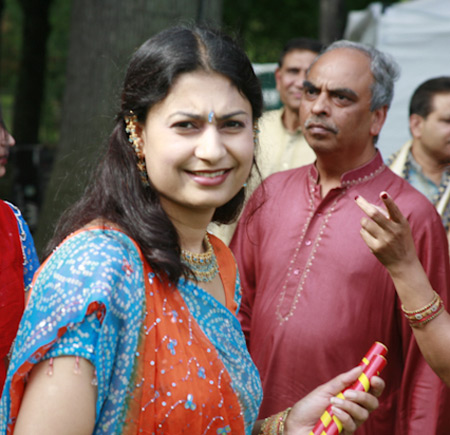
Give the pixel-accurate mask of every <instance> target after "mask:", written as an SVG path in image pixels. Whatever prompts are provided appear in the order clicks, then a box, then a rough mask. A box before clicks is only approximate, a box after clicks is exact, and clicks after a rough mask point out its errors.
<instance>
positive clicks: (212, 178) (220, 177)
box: [186, 169, 231, 186]
mask: <svg viewBox="0 0 450 435" xmlns="http://www.w3.org/2000/svg"><path fill="white" fill-rule="evenodd" d="M230 171H231V169H216V170H210V171H208V170H202V171H186V173H187V174H188V175H189V177H191V178H192V179H193V180H194V181H195V182H197V183H198V184H201V185H203V186H217V185H219V184H222V183H223V182H224V181H225V180H226V178H227V177H228V175H229V173H230Z"/></svg>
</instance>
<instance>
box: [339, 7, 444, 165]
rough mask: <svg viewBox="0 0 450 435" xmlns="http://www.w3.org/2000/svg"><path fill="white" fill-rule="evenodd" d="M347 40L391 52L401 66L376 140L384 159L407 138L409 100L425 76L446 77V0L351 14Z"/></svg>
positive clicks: (375, 8)
mask: <svg viewBox="0 0 450 435" xmlns="http://www.w3.org/2000/svg"><path fill="white" fill-rule="evenodd" d="M344 38H345V39H350V40H353V41H360V42H364V43H366V44H370V45H373V46H374V47H376V48H378V49H379V50H381V51H383V52H386V53H389V54H391V55H392V56H394V58H395V59H396V60H397V62H398V63H399V64H400V67H401V76H400V79H399V81H398V82H397V83H396V86H395V95H394V100H393V103H392V106H391V109H390V110H389V114H388V118H387V120H386V123H385V125H384V127H383V130H382V132H381V135H380V139H379V142H378V147H379V148H380V150H381V152H382V154H383V157H384V158H387V157H388V156H389V155H390V154H391V153H392V152H394V151H396V150H397V149H398V148H400V146H402V145H403V143H404V142H405V141H406V140H408V139H409V138H410V134H409V127H408V108H409V100H410V98H411V95H412V93H413V92H414V90H415V89H416V87H417V86H418V85H419V84H421V83H422V82H424V81H425V80H427V79H429V78H432V77H438V76H442V75H449V76H450V0H411V1H408V2H402V3H397V4H394V5H392V6H389V7H386V8H383V6H382V4H381V3H372V4H371V5H370V6H368V8H367V9H365V10H364V11H354V12H350V14H349V17H348V23H347V28H346V30H345V35H344Z"/></svg>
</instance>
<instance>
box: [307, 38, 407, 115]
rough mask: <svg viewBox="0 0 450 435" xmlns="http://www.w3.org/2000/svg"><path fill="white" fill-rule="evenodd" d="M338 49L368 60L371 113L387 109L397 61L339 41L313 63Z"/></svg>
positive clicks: (397, 68)
mask: <svg viewBox="0 0 450 435" xmlns="http://www.w3.org/2000/svg"><path fill="white" fill-rule="evenodd" d="M338 48H350V49H353V50H358V51H360V52H362V53H364V54H365V55H366V56H367V57H368V58H369V59H370V70H371V72H372V75H373V78H374V82H373V84H372V86H371V87H370V90H371V93H372V99H371V102H370V110H371V111H372V112H373V111H374V110H377V109H379V108H380V107H383V106H388V107H389V106H390V105H391V102H392V98H393V97H394V82H395V81H396V80H397V79H398V78H399V77H400V66H399V65H398V63H397V61H396V60H395V59H394V58H393V57H392V56H391V55H390V54H387V53H382V52H381V51H379V50H377V49H376V48H374V47H372V46H370V45H365V44H361V43H359V42H353V41H346V40H340V41H335V42H333V43H332V44H330V45H329V46H328V47H327V48H326V49H325V50H324V51H323V52H322V53H321V54H320V55H319V57H317V58H316V59H315V60H314V63H315V62H316V61H317V60H318V59H319V58H320V57H321V56H322V55H323V54H325V53H328V52H329V51H333V50H336V49H338ZM314 63H313V65H314ZM311 66H312V65H311ZM310 68H311V67H310Z"/></svg>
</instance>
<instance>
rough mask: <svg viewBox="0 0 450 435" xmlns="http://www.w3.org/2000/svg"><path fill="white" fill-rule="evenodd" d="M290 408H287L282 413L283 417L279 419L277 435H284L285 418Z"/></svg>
mask: <svg viewBox="0 0 450 435" xmlns="http://www.w3.org/2000/svg"><path fill="white" fill-rule="evenodd" d="M291 409H292V408H287V409H286V410H285V411H283V415H282V416H281V418H280V424H279V426H278V435H283V434H284V424H285V423H286V419H287V416H288V414H289V412H291Z"/></svg>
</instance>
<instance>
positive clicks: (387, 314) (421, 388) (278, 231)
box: [230, 153, 450, 435]
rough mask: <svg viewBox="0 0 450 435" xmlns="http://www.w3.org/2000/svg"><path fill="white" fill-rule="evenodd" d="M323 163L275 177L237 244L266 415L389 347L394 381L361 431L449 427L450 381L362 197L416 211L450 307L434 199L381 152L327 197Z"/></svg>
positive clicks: (389, 376)
mask: <svg viewBox="0 0 450 435" xmlns="http://www.w3.org/2000/svg"><path fill="white" fill-rule="evenodd" d="M317 180H318V172H317V170H316V168H315V166H314V165H308V166H305V167H302V168H299V169H293V170H290V171H286V172H283V173H278V174H275V175H273V176H271V177H269V178H268V179H267V180H266V182H265V183H264V184H265V188H266V197H265V199H266V202H265V203H264V204H263V205H262V206H261V207H260V208H258V209H257V210H256V211H255V212H254V214H253V215H252V216H250V217H249V215H250V214H251V213H250V210H252V209H254V208H255V207H254V205H255V203H256V202H257V198H258V196H256V195H260V194H261V191H259V194H258V193H256V194H255V195H254V196H253V197H252V199H251V200H250V202H249V204H248V206H247V208H246V211H245V213H244V216H243V218H241V220H240V224H239V225H238V229H237V231H236V233H235V235H234V238H233V240H232V242H231V244H230V247H231V249H232V250H233V251H234V253H235V256H236V259H237V261H238V267H239V271H240V274H241V280H242V288H243V302H242V306H241V310H240V312H239V318H240V320H241V324H242V327H243V330H244V333H245V334H246V338H247V344H248V346H249V350H250V354H251V355H252V358H253V360H254V362H255V364H256V366H257V367H258V369H259V371H260V375H261V379H262V383H263V391H264V397H263V403H262V407H261V408H260V417H267V416H268V415H270V414H274V413H276V412H278V411H280V410H283V409H285V408H286V407H288V406H292V405H293V404H294V403H295V402H296V401H298V400H299V399H300V398H302V397H303V396H305V395H306V394H307V393H308V392H310V391H311V390H313V389H314V388H315V387H317V386H318V385H320V384H322V383H324V382H326V381H328V380H329V379H330V378H332V377H334V376H336V375H337V374H339V373H341V372H344V371H346V370H349V369H350V368H352V367H354V366H356V365H357V364H358V362H359V361H360V359H361V357H362V356H363V355H364V353H365V352H366V350H367V349H368V348H369V347H370V345H371V344H372V343H373V342H374V341H381V342H382V343H384V344H386V345H387V347H388V349H389V352H388V355H387V360H388V365H387V367H386V368H385V369H384V371H383V374H382V375H383V378H384V379H385V381H386V389H385V391H384V393H383V395H382V397H381V400H380V408H379V409H378V410H377V411H375V412H373V413H372V414H371V417H370V418H369V420H368V421H367V422H366V423H365V424H364V425H363V426H362V427H361V428H360V429H359V430H358V431H357V433H358V434H359V435H375V434H377V435H403V434H411V435H412V434H414V435H416V434H426V435H431V434H442V435H444V434H446V435H448V434H450V412H449V411H450V397H449V395H450V394H449V393H450V389H447V388H446V387H445V385H444V384H443V383H442V382H441V381H440V379H439V378H438V377H437V376H436V375H435V374H434V373H433V371H432V370H431V369H430V367H429V366H428V365H427V364H426V362H425V360H424V359H423V357H422V356H421V354H420V351H419V349H418V347H417V344H416V342H415V340H414V337H413V335H412V332H411V328H410V327H409V325H408V323H407V322H406V320H405V319H404V317H403V315H402V313H401V310H400V302H399V300H398V298H397V296H396V292H395V288H394V286H393V283H392V280H391V279H390V277H389V275H388V273H387V271H386V269H385V268H384V267H383V266H382V265H381V263H379V262H378V260H377V259H376V258H375V256H374V255H373V254H372V253H371V252H370V251H369V249H368V248H367V246H366V245H365V243H364V241H363V240H362V238H361V236H360V234H359V229H360V220H361V218H362V217H363V215H364V214H363V212H362V211H361V210H360V209H359V207H358V206H357V205H356V204H355V202H354V198H355V196H357V195H362V196H363V197H364V198H366V199H367V200H368V201H370V202H372V203H375V204H378V205H380V206H381V201H380V199H379V193H380V192H381V191H383V190H386V191H387V192H389V194H390V195H391V196H392V197H393V199H394V201H395V202H396V203H397V204H398V206H399V208H400V210H402V212H403V214H404V215H405V216H406V217H407V218H408V220H409V222H410V225H411V228H412V233H413V236H414V241H415V244H416V248H417V250H418V252H419V257H420V259H421V261H422V264H423V266H424V268H425V270H426V272H427V274H428V276H429V277H430V280H431V284H432V286H433V288H434V289H435V290H436V291H437V292H439V293H440V295H441V297H442V298H443V300H444V303H445V304H446V305H447V302H448V300H449V292H450V271H449V257H448V245H447V239H446V236H445V231H444V228H443V226H442V223H441V220H440V218H439V216H438V214H437V213H436V210H435V208H434V207H433V205H432V204H431V203H430V202H429V201H428V200H427V199H426V198H425V197H424V196H423V195H422V194H420V193H419V192H417V191H416V190H415V189H414V188H412V187H411V186H410V185H409V184H408V183H407V182H405V181H404V180H403V179H401V178H400V177H397V176H396V175H395V174H393V173H392V171H390V170H389V169H388V168H387V167H386V166H385V165H384V164H383V162H382V158H381V156H380V154H379V153H377V155H376V156H375V158H374V159H373V160H372V161H370V162H369V163H368V164H366V165H364V166H363V167H361V168H358V169H356V170H353V171H349V172H347V173H346V174H344V175H343V176H342V177H341V187H339V188H335V189H332V190H331V191H330V192H329V193H328V194H327V196H326V197H325V198H323V199H322V198H321V194H320V186H319V185H318V184H317Z"/></svg>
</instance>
